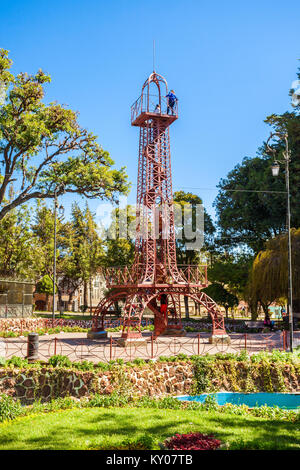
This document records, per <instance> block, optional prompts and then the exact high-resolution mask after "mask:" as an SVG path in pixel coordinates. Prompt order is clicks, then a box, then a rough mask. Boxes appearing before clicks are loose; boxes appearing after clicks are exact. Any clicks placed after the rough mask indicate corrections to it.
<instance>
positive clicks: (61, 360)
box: [48, 354, 72, 367]
mask: <svg viewBox="0 0 300 470" xmlns="http://www.w3.org/2000/svg"><path fill="white" fill-rule="evenodd" d="M48 364H49V365H50V366H53V367H72V362H71V361H70V359H69V358H68V357H67V356H61V355H60V354H57V355H55V356H51V357H50V359H49V361H48Z"/></svg>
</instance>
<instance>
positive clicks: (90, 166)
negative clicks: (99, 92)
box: [0, 49, 128, 220]
mask: <svg viewBox="0 0 300 470" xmlns="http://www.w3.org/2000/svg"><path fill="white" fill-rule="evenodd" d="M11 65H12V61H11V60H10V59H9V57H8V51H6V50H4V49H0V83H2V84H4V87H5V91H6V98H5V101H4V104H3V105H2V106H1V108H0V154H1V156H2V160H1V162H0V168H1V173H0V220H1V219H2V218H3V217H4V216H5V215H6V214H8V213H9V212H10V211H11V210H12V209H14V208H15V207H18V206H19V205H21V204H23V203H25V202H27V201H29V200H31V199H46V198H54V196H55V191H57V195H60V194H62V193H63V192H67V193H78V194H82V195H84V196H85V197H87V198H95V197H98V198H100V199H110V200H111V199H114V198H115V196H116V194H117V193H118V192H121V193H122V192H126V191H127V189H128V184H127V177H126V174H125V169H124V168H121V169H120V170H115V169H112V165H113V163H114V162H113V160H112V159H111V158H110V157H109V154H108V152H106V151H104V150H103V149H102V148H101V147H100V145H99V144H98V143H97V138H96V136H95V135H93V134H92V133H91V132H88V131H87V130H86V129H84V128H82V127H80V125H79V123H78V121H77V118H78V114H77V113H75V112H74V111H72V110H71V109H67V108H66V107H63V106H62V105H60V104H58V103H50V104H48V105H46V104H44V103H43V99H44V95H45V92H44V86H45V84H46V83H49V82H50V81H51V78H50V76H49V75H47V74H45V73H44V72H43V71H42V70H39V71H38V72H37V73H36V74H35V75H29V74H27V73H20V74H18V75H16V76H13V75H12V74H11V73H10V72H9V70H10V67H11ZM13 181H18V189H19V193H18V194H17V195H16V197H14V198H13V199H12V200H7V199H6V198H5V195H6V193H7V190H8V188H9V185H10V184H11V183H12V182H13Z"/></svg>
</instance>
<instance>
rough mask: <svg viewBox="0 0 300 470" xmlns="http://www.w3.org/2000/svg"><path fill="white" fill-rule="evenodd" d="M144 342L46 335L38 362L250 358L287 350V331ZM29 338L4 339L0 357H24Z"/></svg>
mask: <svg viewBox="0 0 300 470" xmlns="http://www.w3.org/2000/svg"><path fill="white" fill-rule="evenodd" d="M143 339H144V341H143V342H142V343H141V344H139V345H136V344H130V343H129V344H128V345H126V346H125V347H124V346H120V345H119V343H118V341H117V338H116V337H113V336H111V337H110V338H107V339H102V340H97V341H95V340H89V339H87V338H67V337H66V338H61V337H54V338H51V339H47V337H46V336H41V337H40V338H39V351H38V356H39V358H40V359H41V360H48V359H49V357H51V356H53V355H58V354H59V355H63V356H67V357H69V359H70V360H71V361H83V360H88V361H92V362H109V361H112V360H117V359H123V360H124V361H125V362H126V361H132V360H133V359H136V358H140V359H144V360H150V359H152V360H155V359H157V358H159V357H160V356H167V357H169V356H177V355H180V354H185V355H187V356H192V355H200V356H201V355H205V354H215V353H218V352H222V353H225V352H230V353H240V352H241V351H247V352H248V353H249V354H250V355H251V354H254V353H258V352H260V351H272V350H273V349H279V350H282V351H286V350H288V349H289V335H288V334H287V333H286V331H283V332H276V333H270V334H269V333H260V334H247V333H241V334H230V340H231V341H230V344H227V343H226V342H225V341H224V342H220V343H217V344H210V342H209V335H208V334H205V333H201V334H200V333H199V334H196V335H190V336H188V337H183V338H182V337H180V338H179V337H178V338H176V337H158V338H157V339H154V336H153V335H152V334H150V333H149V334H147V335H145V337H144V338H143ZM294 340H295V343H296V345H298V344H299V343H300V332H299V334H298V333H295V334H294ZM27 348H28V339H26V338H13V339H12V338H5V339H2V340H0V356H2V357H5V358H10V357H12V356H18V357H23V358H25V357H26V356H27Z"/></svg>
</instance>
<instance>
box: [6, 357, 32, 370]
mask: <svg viewBox="0 0 300 470" xmlns="http://www.w3.org/2000/svg"><path fill="white" fill-rule="evenodd" d="M5 365H7V366H10V367H19V368H21V367H25V366H28V365H29V364H28V361H27V359H23V358H22V357H18V356H12V357H11V358H10V359H7V360H6V364H5Z"/></svg>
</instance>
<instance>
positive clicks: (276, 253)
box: [247, 229, 300, 314]
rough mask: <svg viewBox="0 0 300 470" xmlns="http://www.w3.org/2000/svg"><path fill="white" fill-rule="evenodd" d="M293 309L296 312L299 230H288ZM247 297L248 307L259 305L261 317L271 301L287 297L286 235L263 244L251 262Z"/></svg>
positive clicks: (298, 306)
mask: <svg viewBox="0 0 300 470" xmlns="http://www.w3.org/2000/svg"><path fill="white" fill-rule="evenodd" d="M291 241H292V242H291V244H292V272H293V310H294V312H300V229H292V231H291ZM247 296H248V299H249V302H250V303H251V304H252V305H254V306H255V305H257V304H258V303H260V304H261V306H262V307H263V310H264V312H265V314H267V313H268V306H269V305H270V304H271V303H272V302H274V301H281V299H287V296H288V240H287V233H285V234H282V235H279V236H277V237H275V238H273V239H271V240H269V241H268V242H267V243H266V247H265V249H264V250H262V251H260V252H259V253H258V254H257V256H256V257H255V259H254V262H253V265H252V268H251V272H250V277H249V282H248V286H247Z"/></svg>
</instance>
